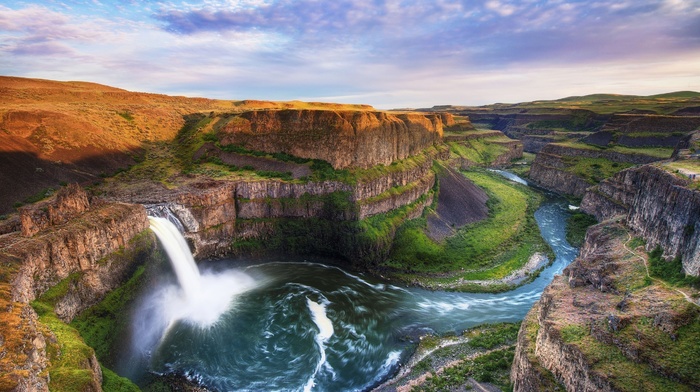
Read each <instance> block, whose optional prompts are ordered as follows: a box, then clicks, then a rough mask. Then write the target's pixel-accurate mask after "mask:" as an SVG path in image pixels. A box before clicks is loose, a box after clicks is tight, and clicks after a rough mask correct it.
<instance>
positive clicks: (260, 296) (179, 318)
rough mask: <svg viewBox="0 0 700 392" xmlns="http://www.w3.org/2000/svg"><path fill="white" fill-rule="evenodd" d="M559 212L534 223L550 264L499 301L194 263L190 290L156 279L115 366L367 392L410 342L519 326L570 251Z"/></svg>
mask: <svg viewBox="0 0 700 392" xmlns="http://www.w3.org/2000/svg"><path fill="white" fill-rule="evenodd" d="M567 216H568V208H567V204H566V202H564V201H563V200H557V199H550V200H548V201H546V202H544V203H543V204H542V205H541V207H540V208H539V209H538V210H537V211H536V213H535V219H536V220H537V223H538V225H539V227H540V231H541V233H542V236H543V238H544V239H545V240H546V241H547V242H548V243H549V244H550V246H551V247H552V249H553V251H554V253H555V255H556V259H555V261H554V262H553V263H552V265H551V266H549V267H547V268H546V269H545V270H544V271H543V272H542V273H541V274H540V276H539V277H538V278H537V279H535V280H534V281H533V282H531V283H529V284H526V285H524V286H521V287H519V288H517V289H515V290H512V291H509V292H505V293H500V294H469V293H452V292H439V291H427V290H422V289H418V288H406V287H398V286H395V285H392V284H388V283H387V282H383V281H381V280H379V279H376V278H373V277H367V276H363V275H358V274H354V273H349V272H346V271H344V270H343V269H341V268H339V267H336V266H331V265H328V264H321V263H316V262H308V261H291V260H299V259H298V258H296V259H295V258H291V257H290V258H289V259H288V260H287V259H285V260H280V259H277V260H270V261H268V262H265V263H259V264H253V265H246V264H245V263H242V262H240V261H232V260H231V261H226V260H223V261H222V260H219V261H216V262H202V263H200V265H199V270H201V274H200V276H199V277H198V280H199V282H198V283H196V285H199V287H200V288H199V291H198V293H196V294H191V293H186V292H185V291H184V290H183V289H182V288H181V287H180V286H179V285H178V284H177V283H175V282H174V280H172V279H171V280H167V279H166V280H164V281H163V283H162V284H159V285H157V287H155V288H153V289H152V290H150V291H149V292H148V293H147V294H146V295H145V296H144V297H143V298H142V299H141V300H140V306H139V307H138V308H137V310H136V311H135V312H134V314H133V315H132V320H131V321H132V331H131V336H133V337H134V338H133V339H131V341H132V343H131V350H129V354H128V355H125V356H124V358H122V360H121V362H120V365H119V367H118V368H117V371H118V372H119V373H120V374H122V375H125V376H127V377H129V378H131V379H132V380H134V381H136V382H137V383H138V382H139V380H143V378H144V376H145V375H146V374H147V373H148V372H152V373H156V374H170V373H178V374H184V375H186V376H187V377H189V378H192V379H194V380H196V381H198V382H200V383H201V384H202V385H204V386H206V387H208V388H210V389H211V390H213V391H234V390H235V391H259V390H285V391H287V390H289V391H311V390H313V391H350V390H367V389H370V388H371V387H373V386H376V385H378V384H379V383H380V382H382V381H384V380H386V379H387V378H388V377H390V376H391V375H392V374H394V373H395V372H396V371H397V370H398V367H399V365H400V364H401V363H402V361H405V360H407V359H408V357H410V355H411V351H412V349H413V348H414V347H415V345H413V344H412V343H411V341H412V339H413V338H415V337H416V336H420V335H423V334H427V333H438V334H441V333H447V332H451V331H456V332H461V331H462V330H464V329H467V328H470V327H472V326H475V325H478V324H483V323H494V322H504V321H510V322H514V321H519V320H521V319H522V318H523V317H524V316H525V314H526V313H527V312H528V310H529V309H530V308H531V307H532V305H533V304H534V302H535V301H537V300H538V299H539V297H540V295H541V293H542V291H543V290H544V288H545V287H546V286H547V284H549V282H550V281H551V280H552V278H553V276H554V275H555V274H558V273H561V271H562V270H563V268H564V267H565V266H566V265H568V264H569V263H570V262H571V261H572V260H573V259H574V258H575V257H576V255H577V253H578V249H576V248H573V247H571V246H570V245H569V244H568V243H567V242H566V240H565V228H566V218H567ZM164 246H165V245H164ZM190 258H191V255H190ZM174 269H175V270H177V268H174ZM222 304H223V305H222Z"/></svg>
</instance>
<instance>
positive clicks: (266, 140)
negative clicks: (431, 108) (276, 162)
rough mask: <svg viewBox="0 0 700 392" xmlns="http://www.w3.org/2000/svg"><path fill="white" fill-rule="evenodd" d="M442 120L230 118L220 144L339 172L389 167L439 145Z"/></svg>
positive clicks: (323, 114)
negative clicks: (276, 154) (319, 161)
mask: <svg viewBox="0 0 700 392" xmlns="http://www.w3.org/2000/svg"><path fill="white" fill-rule="evenodd" d="M442 126H443V123H442V119H441V117H440V116H439V115H423V114H390V113H384V112H371V111H346V110H337V111H333V110H261V111H252V112H246V113H243V114H241V115H240V116H236V117H234V118H232V119H231V120H230V121H229V122H228V124H227V125H225V126H224V127H223V128H222V129H221V130H220V131H219V133H218V136H219V139H220V141H221V144H222V145H228V144H236V145H241V146H243V147H246V148H249V149H252V150H259V151H265V152H284V153H288V154H291V155H295V156H298V157H303V158H313V159H322V160H325V161H327V162H329V163H330V164H331V165H333V167H334V168H336V169H344V168H349V167H360V168H369V167H372V166H374V165H377V164H384V165H388V164H390V163H392V162H394V161H396V160H399V159H404V158H407V157H409V156H412V155H416V154H418V153H420V152H421V151H423V150H424V149H426V148H427V147H430V146H432V145H433V144H435V143H437V142H439V141H440V138H441V137H442Z"/></svg>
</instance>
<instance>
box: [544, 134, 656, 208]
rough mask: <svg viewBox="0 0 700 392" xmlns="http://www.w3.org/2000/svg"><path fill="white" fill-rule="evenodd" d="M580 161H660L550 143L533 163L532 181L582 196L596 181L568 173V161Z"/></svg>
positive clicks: (648, 156)
mask: <svg viewBox="0 0 700 392" xmlns="http://www.w3.org/2000/svg"><path fill="white" fill-rule="evenodd" d="M577 158H593V159H605V160H609V161H612V162H618V163H632V164H644V163H649V162H654V161H658V160H661V158H659V157H654V156H650V155H644V154H627V153H621V152H616V151H608V150H601V149H596V148H585V147H584V148H577V147H572V146H567V145H564V144H557V143H550V144H547V145H546V146H545V147H543V148H542V150H540V152H539V153H538V154H537V156H536V157H535V160H534V161H533V162H532V167H531V168H530V179H531V180H532V181H533V182H534V183H536V184H537V185H540V186H541V187H543V188H546V189H549V190H552V191H555V192H558V193H562V194H566V195H572V196H576V197H583V196H584V195H585V193H586V189H588V187H590V186H592V185H594V181H592V180H588V179H585V178H583V177H580V176H579V175H577V174H576V173H575V172H574V171H572V170H569V167H570V166H571V165H570V163H569V162H568V161H569V160H572V159H577Z"/></svg>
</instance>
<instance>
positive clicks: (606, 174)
mask: <svg viewBox="0 0 700 392" xmlns="http://www.w3.org/2000/svg"><path fill="white" fill-rule="evenodd" d="M562 160H563V162H564V164H565V165H566V168H565V170H566V171H568V172H571V173H573V174H575V175H577V176H578V177H581V178H583V179H584V180H586V181H588V182H589V183H590V184H597V183H599V182H601V181H602V180H604V179H606V178H610V177H612V176H613V175H615V174H616V173H618V172H620V171H622V170H624V169H627V168H630V167H632V166H634V165H633V164H631V163H622V162H613V161H611V160H609V159H605V158H586V157H577V156H564V157H562Z"/></svg>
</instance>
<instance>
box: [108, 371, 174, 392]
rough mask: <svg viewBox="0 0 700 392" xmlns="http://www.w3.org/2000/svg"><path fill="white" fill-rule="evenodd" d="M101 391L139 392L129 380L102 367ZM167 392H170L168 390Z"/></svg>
mask: <svg viewBox="0 0 700 392" xmlns="http://www.w3.org/2000/svg"><path fill="white" fill-rule="evenodd" d="M102 390H103V391H105V392H141V389H140V388H139V387H138V386H136V384H134V383H133V382H131V380H129V379H128V378H125V377H121V376H119V375H118V374H117V373H114V372H113V371H111V370H109V369H108V368H106V367H104V366H102ZM167 392H170V388H168V390H167Z"/></svg>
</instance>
